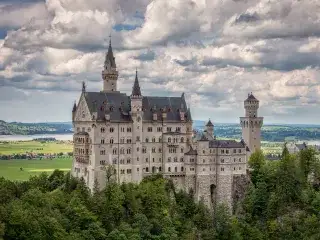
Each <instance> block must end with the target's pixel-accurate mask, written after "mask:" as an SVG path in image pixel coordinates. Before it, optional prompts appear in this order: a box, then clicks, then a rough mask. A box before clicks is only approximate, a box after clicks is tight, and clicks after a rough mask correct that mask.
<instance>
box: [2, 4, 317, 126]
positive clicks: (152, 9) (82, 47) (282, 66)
mask: <svg viewBox="0 0 320 240" xmlns="http://www.w3.org/2000/svg"><path fill="white" fill-rule="evenodd" d="M0 13H5V14H0V28H2V29H9V30H8V31H7V32H6V36H5V38H4V39H2V40H0V87H1V92H0V95H1V93H2V94H3V95H2V97H0V104H1V106H2V108H3V110H5V111H7V112H8V114H6V115H7V116H5V117H3V118H5V119H9V118H10V119H12V120H23V118H24V115H23V114H22V115H21V114H17V113H16V112H15V111H12V110H10V108H8V107H6V106H5V105H7V104H3V103H5V102H8V101H9V100H10V98H11V99H12V106H14V107H17V108H19V107H20V106H24V107H25V108H29V109H30V111H32V115H33V116H34V117H35V118H38V117H39V119H40V118H45V117H44V115H41V114H40V113H39V112H42V111H45V112H48V114H49V111H47V110H44V108H45V107H46V104H47V105H48V104H52V105H50V107H51V108H52V109H55V110H57V109H58V108H61V109H59V111H57V112H58V114H60V115H59V116H58V117H57V119H60V120H62V121H67V120H70V116H69V114H67V113H69V110H70V109H69V108H68V107H66V102H69V103H70V106H71V105H72V101H73V100H75V99H76V98H77V97H78V95H79V91H80V89H81V82H82V81H86V82H87V85H88V87H87V89H88V91H99V90H100V89H101V87H102V80H101V70H102V66H103V61H104V56H105V52H106V50H107V47H108V44H109V37H108V36H109V34H110V33H111V34H112V46H113V49H114V54H115V57H116V63H117V67H118V70H119V73H120V75H119V84H118V87H119V90H121V91H124V92H126V93H130V91H131V88H132V84H133V81H134V75H135V69H136V68H137V69H138V74H139V80H140V84H141V88H142V93H143V94H144V95H159V96H180V95H181V93H182V92H185V93H186V98H187V100H188V103H189V105H190V107H191V109H192V111H193V114H194V116H193V118H194V119H206V118H208V117H211V118H212V119H214V120H215V121H216V122H237V121H238V117H239V116H242V115H243V100H244V98H245V97H246V95H247V93H248V92H254V94H255V95H256V97H257V98H258V99H259V100H260V106H261V109H260V112H261V114H262V115H264V116H266V121H267V122H268V119H269V122H275V121H277V122H279V121H280V122H281V121H288V119H290V118H291V119H292V116H299V117H297V118H295V119H294V121H296V122H312V121H316V120H315V119H317V118H318V117H319V116H318V111H315V110H314V109H315V108H316V106H317V104H319V101H320V54H319V53H320V34H319V33H320V29H319V26H320V24H319V23H320V22H319V21H320V14H319V4H318V1H316V0H307V1H298V0H295V1H291V0H283V1H276V0H259V1H256V0H246V1H242V0H224V1H209V0H200V1H195V0H170V1H164V0H153V1H151V0H132V1H127V0H109V1H108V4H106V3H105V1H103V0H92V1H86V0H77V1H71V0H47V1H46V2H39V1H31V0H30V1H23V2H20V1H18V0H17V1H10V2H9V1H7V2H5V3H4V4H1V5H0ZM10 93H12V94H10ZM56 97H59V99H58V100H56V103H53V102H54V101H55V100H54V99H56ZM39 99H43V102H44V104H43V105H39V104H37V101H40V100H39ZM51 101H53V102H51ZM45 103H46V104H45ZM306 109H310V111H312V112H307V110H306ZM0 110H1V109H0ZM2 112H3V111H2ZM300 113H303V114H304V115H302V114H300ZM8 115H10V117H9V116H8ZM36 116H38V117H36ZM48 116H50V114H49V115H48ZM55 116H57V115H55ZM276 116H279V119H277V117H276ZM303 117H304V118H303ZM15 118H16V119H15ZM19 118H20V119H19ZM21 118H22V119H21ZM44 120H46V119H43V120H42V121H44ZM48 120H49V118H48Z"/></svg>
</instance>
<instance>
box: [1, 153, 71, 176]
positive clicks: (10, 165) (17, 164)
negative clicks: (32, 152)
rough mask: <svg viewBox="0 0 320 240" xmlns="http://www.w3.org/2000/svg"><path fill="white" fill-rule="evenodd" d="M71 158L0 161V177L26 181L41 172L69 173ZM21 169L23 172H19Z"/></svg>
mask: <svg viewBox="0 0 320 240" xmlns="http://www.w3.org/2000/svg"><path fill="white" fill-rule="evenodd" d="M71 166H72V158H71V157H67V158H66V157H64V158H53V159H52V160H50V159H41V160H39V159H33V160H2V161H0V177H5V178H6V179H10V180H19V181H20V180H28V178H29V177H30V176H32V175H39V174H40V173H41V172H47V173H48V174H50V173H52V172H53V171H54V170H55V169H60V170H62V171H69V170H70V169H71ZM20 168H23V171H21V170H20Z"/></svg>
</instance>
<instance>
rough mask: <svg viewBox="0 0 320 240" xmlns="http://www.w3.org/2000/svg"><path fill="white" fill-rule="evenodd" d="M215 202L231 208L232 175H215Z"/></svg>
mask: <svg viewBox="0 0 320 240" xmlns="http://www.w3.org/2000/svg"><path fill="white" fill-rule="evenodd" d="M216 193H217V194H216V202H217V203H224V204H226V205H227V206H228V207H229V209H230V210H231V209H232V175H231V174H224V175H222V174H218V175H217V190H216Z"/></svg>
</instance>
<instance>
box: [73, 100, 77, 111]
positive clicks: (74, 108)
mask: <svg viewBox="0 0 320 240" xmlns="http://www.w3.org/2000/svg"><path fill="white" fill-rule="evenodd" d="M76 110H77V104H76V102H74V104H73V108H72V112H75V111H76Z"/></svg>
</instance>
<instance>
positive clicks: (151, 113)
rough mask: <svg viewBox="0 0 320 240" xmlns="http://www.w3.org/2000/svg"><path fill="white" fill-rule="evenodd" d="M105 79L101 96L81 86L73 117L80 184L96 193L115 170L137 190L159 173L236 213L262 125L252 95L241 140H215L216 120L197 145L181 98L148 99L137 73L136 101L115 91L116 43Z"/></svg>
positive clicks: (76, 172)
mask: <svg viewBox="0 0 320 240" xmlns="http://www.w3.org/2000/svg"><path fill="white" fill-rule="evenodd" d="M102 80H103V89H102V91H100V92H88V91H86V87H85V85H83V88H82V93H81V96H80V99H79V101H78V104H76V103H75V104H74V107H73V110H72V122H73V127H74V157H73V158H74V159H73V165H72V175H73V176H76V177H79V178H80V177H83V179H84V181H85V182H86V184H87V185H88V187H89V188H90V189H93V188H94V185H95V183H98V186H99V187H100V188H103V187H104V186H105V184H106V181H107V180H106V167H107V166H113V169H114V174H113V176H112V177H113V178H114V179H115V181H117V182H119V183H121V182H135V183H139V182H140V181H141V180H142V179H143V178H144V177H145V176H149V175H151V174H156V173H160V174H162V175H163V176H164V177H167V178H171V179H172V180H173V183H174V184H175V186H176V187H177V188H180V189H183V190H185V191H187V192H190V191H192V192H193V194H194V197H195V199H196V200H198V201H200V200H202V201H204V202H205V203H206V204H207V205H208V206H209V207H212V206H213V205H214V204H215V203H217V202H219V203H222V202H224V203H226V204H227V205H228V206H230V207H231V206H232V202H233V199H232V198H233V185H234V182H235V181H234V179H235V177H236V176H245V175H246V174H247V162H248V157H249V156H250V154H251V153H252V152H254V151H255V150H256V149H260V144H261V139H260V129H261V126H262V124H263V118H262V117H258V108H259V101H258V100H257V99H256V98H255V97H254V96H253V95H252V93H251V94H248V98H247V99H246V100H245V101H244V108H245V116H244V117H241V118H240V124H241V127H242V139H241V140H240V141H235V140H219V139H217V138H216V137H215V135H214V125H213V123H212V122H211V120H209V121H208V122H207V124H206V130H205V131H204V132H203V134H202V135H201V136H200V137H199V138H196V139H193V138H192V136H193V129H192V115H191V111H190V109H189V108H188V107H187V103H186V100H185V96H184V93H181V95H180V96H177V97H157V96H145V95H144V94H143V86H140V84H139V77H138V72H137V71H136V75H135V79H133V80H132V84H133V87H132V93H131V95H130V96H128V95H126V94H125V93H122V92H120V91H119V90H118V88H117V81H118V71H117V67H116V61H115V58H114V55H113V51H112V46H111V41H110V44H109V49H108V52H107V54H106V58H105V63H104V69H103V71H102Z"/></svg>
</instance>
